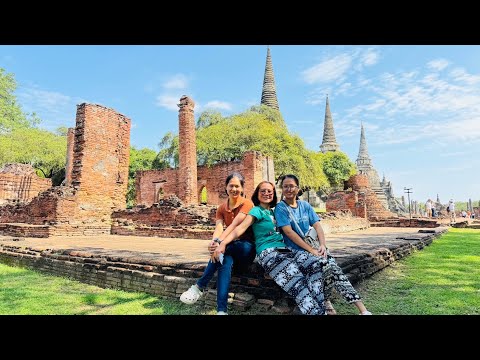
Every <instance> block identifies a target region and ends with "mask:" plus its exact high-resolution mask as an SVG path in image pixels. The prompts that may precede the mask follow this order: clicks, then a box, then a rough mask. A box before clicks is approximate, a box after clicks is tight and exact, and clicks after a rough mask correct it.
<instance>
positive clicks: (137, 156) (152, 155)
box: [126, 146, 158, 208]
mask: <svg viewBox="0 0 480 360" xmlns="http://www.w3.org/2000/svg"><path fill="white" fill-rule="evenodd" d="M156 158H157V153H156V152H155V151H154V150H152V149H148V148H143V149H139V150H138V149H136V148H135V147H134V146H132V147H130V164H129V166H128V187H127V196H126V197H127V207H129V208H130V207H132V206H133V205H134V203H135V195H136V194H135V174H136V172H137V171H138V170H151V169H158V167H155V159H156Z"/></svg>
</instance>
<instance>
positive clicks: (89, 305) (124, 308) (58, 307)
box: [0, 264, 202, 315]
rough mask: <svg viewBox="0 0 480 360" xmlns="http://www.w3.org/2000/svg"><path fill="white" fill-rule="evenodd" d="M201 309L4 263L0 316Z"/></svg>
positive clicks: (0, 279)
mask: <svg viewBox="0 0 480 360" xmlns="http://www.w3.org/2000/svg"><path fill="white" fill-rule="evenodd" d="M201 313H202V309H200V307H198V306H194V307H188V306H186V305H184V304H182V303H180V301H174V300H163V299H159V298H158V297H156V296H152V295H148V294H144V293H132V292H125V291H119V290H112V289H102V288H99V287H97V286H93V285H86V284H83V283H80V282H77V281H74V280H69V279H66V278H60V277H55V276H49V275H44V274H41V273H38V272H35V271H31V270H27V269H22V268H16V267H9V266H6V265H3V264H0V314H14V315H17V314H35V315H45V314H58V315H72V314H79V315H80V314H82V315H83V314H116V315H122V314H137V315H143V314H152V315H153V314H159V315H161V314H169V315H177V314H201Z"/></svg>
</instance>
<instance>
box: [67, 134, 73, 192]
mask: <svg viewBox="0 0 480 360" xmlns="http://www.w3.org/2000/svg"><path fill="white" fill-rule="evenodd" d="M74 142H75V129H74V128H69V129H68V132H67V165H66V166H65V185H66V186H70V185H71V184H72V169H73V143H74Z"/></svg>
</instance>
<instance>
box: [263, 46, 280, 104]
mask: <svg viewBox="0 0 480 360" xmlns="http://www.w3.org/2000/svg"><path fill="white" fill-rule="evenodd" d="M260 104H262V105H267V106H270V107H271V108H273V109H275V110H279V108H278V100H277V91H276V90H275V78H274V77H273V66H272V58H271V57H270V46H269V47H268V48H267V62H266V64H265V76H264V78H263V88H262V100H261V101H260Z"/></svg>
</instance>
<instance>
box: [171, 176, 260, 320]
mask: <svg viewBox="0 0 480 360" xmlns="http://www.w3.org/2000/svg"><path fill="white" fill-rule="evenodd" d="M244 184H245V179H244V178H243V176H242V175H241V174H239V173H237V172H234V173H232V174H230V175H229V176H228V177H227V179H226V180H225V187H226V188H225V191H226V193H227V195H228V200H227V201H226V202H225V203H224V204H221V205H220V206H219V207H218V209H217V214H216V227H215V231H214V233H213V238H212V242H211V243H210V244H209V251H210V254H213V252H214V250H215V249H216V248H217V246H218V245H219V244H220V243H221V242H222V239H224V238H225V237H226V236H227V235H228V234H230V233H231V232H232V230H233V229H234V228H235V227H236V226H237V225H238V224H240V223H241V222H242V221H243V220H244V219H245V217H246V216H247V214H248V212H249V211H250V209H252V208H253V206H254V205H253V202H252V201H251V200H249V199H246V198H245V197H244V195H243V186H244ZM224 226H227V228H226V229H225V230H224ZM254 258H255V245H254V237H253V232H252V230H251V229H248V230H247V231H246V232H245V233H244V234H243V235H241V236H240V237H239V238H238V239H236V240H235V241H233V242H231V243H229V244H228V245H227V247H226V250H225V254H224V257H223V260H222V259H220V261H217V260H216V259H215V257H213V256H211V258H210V261H209V262H208V265H207V267H206V268H205V271H204V273H203V275H202V277H201V278H200V279H198V281H197V282H196V284H194V285H192V286H191V287H190V289H188V290H187V291H185V292H184V293H183V294H182V295H181V296H180V301H182V302H183V303H185V304H194V303H195V302H197V300H198V299H199V298H200V297H201V296H202V295H203V291H204V290H205V289H206V287H207V285H208V283H209V281H210V280H211V279H212V277H213V275H214V274H215V272H216V271H217V270H218V276H217V315H227V300H228V290H229V288H230V278H231V275H232V266H233V264H234V263H235V267H236V268H237V267H242V268H244V267H247V266H248V265H250V264H251V263H252V262H253V259H254Z"/></svg>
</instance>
